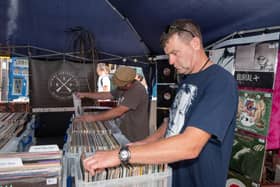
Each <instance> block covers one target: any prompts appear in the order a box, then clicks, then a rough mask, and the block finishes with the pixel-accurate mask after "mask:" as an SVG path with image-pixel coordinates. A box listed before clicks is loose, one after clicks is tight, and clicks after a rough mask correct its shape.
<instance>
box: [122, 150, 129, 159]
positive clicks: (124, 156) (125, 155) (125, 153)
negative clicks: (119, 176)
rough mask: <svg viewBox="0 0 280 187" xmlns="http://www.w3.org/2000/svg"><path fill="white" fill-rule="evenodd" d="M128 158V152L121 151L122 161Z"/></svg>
mask: <svg viewBox="0 0 280 187" xmlns="http://www.w3.org/2000/svg"><path fill="white" fill-rule="evenodd" d="M128 156H129V153H128V151H126V150H123V151H121V153H120V157H121V159H122V160H126V159H127V158H128Z"/></svg>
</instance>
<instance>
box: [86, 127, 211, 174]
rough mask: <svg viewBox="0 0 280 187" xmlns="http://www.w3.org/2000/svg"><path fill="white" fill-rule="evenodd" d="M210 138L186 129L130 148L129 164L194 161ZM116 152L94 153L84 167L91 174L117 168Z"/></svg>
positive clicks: (209, 135)
mask: <svg viewBox="0 0 280 187" xmlns="http://www.w3.org/2000/svg"><path fill="white" fill-rule="evenodd" d="M210 137H211V134H209V133H207V132H205V131H203V130H201V129H198V128H195V127H187V128H186V130H185V131H184V132H183V133H182V134H179V135H175V136H172V137H169V138H166V139H161V140H158V141H155V142H152V143H148V144H144V145H135V146H133V145H132V146H130V147H129V149H130V152H131V159H130V163H143V164H158V163H172V162H176V161H179V160H185V159H194V158H196V157H198V156H199V154H200V152H201V150H202V149H203V147H204V146H205V144H206V143H207V142H208V140H209V139H210ZM118 151H119V150H112V151H101V152H96V153H95V154H94V155H93V156H91V157H89V158H87V159H85V160H84V166H85V168H86V169H87V170H89V171H90V172H91V174H95V172H96V171H98V170H100V169H103V168H107V167H114V166H117V165H119V164H120V160H119V158H118Z"/></svg>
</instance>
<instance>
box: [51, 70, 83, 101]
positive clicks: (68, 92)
mask: <svg viewBox="0 0 280 187" xmlns="http://www.w3.org/2000/svg"><path fill="white" fill-rule="evenodd" d="M48 89H49V92H50V94H51V95H52V96H53V97H55V98H57V99H60V100H67V99H71V98H72V93H73V92H75V91H78V90H79V81H78V80H77V78H76V77H75V76H74V75H73V74H72V73H70V72H65V71H62V72H56V73H54V74H53V75H51V77H50V78H49V82H48Z"/></svg>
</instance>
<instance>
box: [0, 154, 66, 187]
mask: <svg viewBox="0 0 280 187" xmlns="http://www.w3.org/2000/svg"><path fill="white" fill-rule="evenodd" d="M61 158H62V152H61V151H54V152H44V153H30V152H25V153H3V154H0V186H13V187H41V186H48V187H57V186H59V185H60V179H61Z"/></svg>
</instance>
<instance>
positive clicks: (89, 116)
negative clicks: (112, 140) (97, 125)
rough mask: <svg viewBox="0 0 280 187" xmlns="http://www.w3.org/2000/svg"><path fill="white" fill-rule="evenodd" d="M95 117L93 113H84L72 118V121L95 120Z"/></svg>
mask: <svg viewBox="0 0 280 187" xmlns="http://www.w3.org/2000/svg"><path fill="white" fill-rule="evenodd" d="M95 121H96V119H95V117H94V115H93V114H84V115H81V116H78V117H76V118H75V119H74V123H78V122H95Z"/></svg>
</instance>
